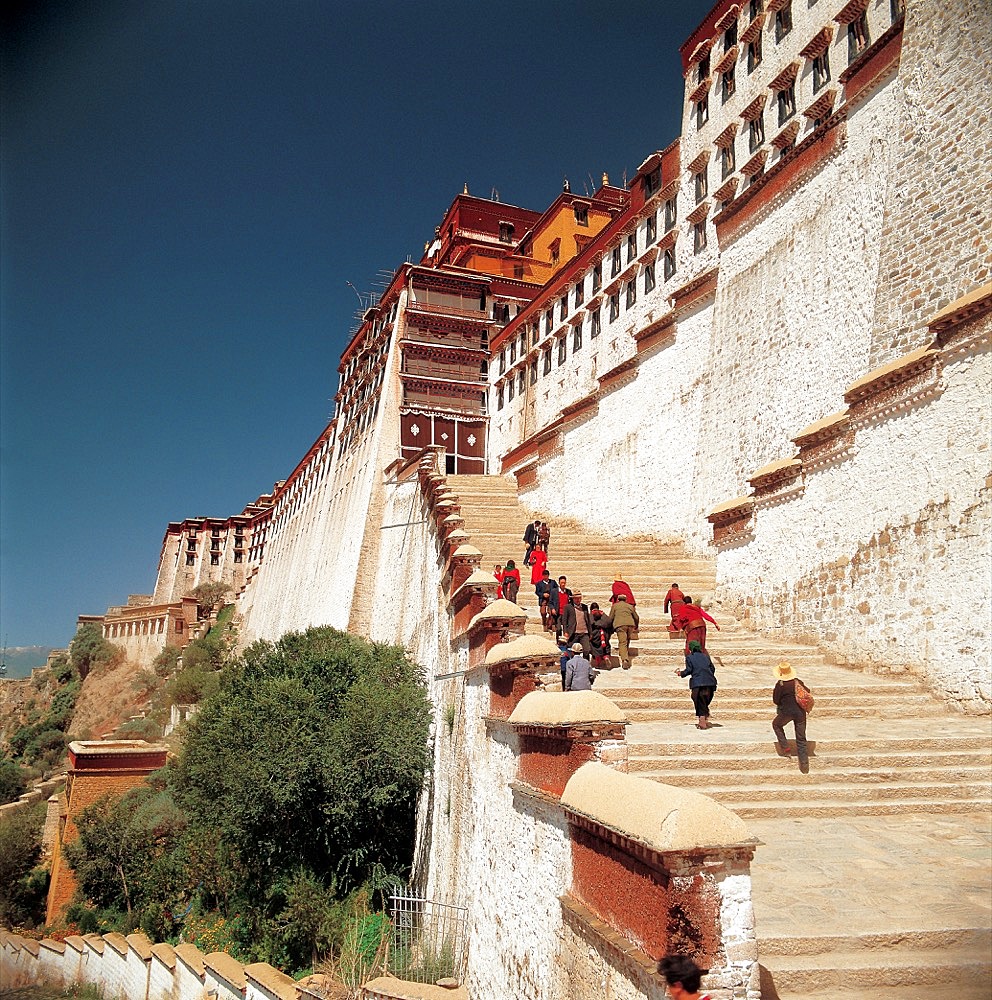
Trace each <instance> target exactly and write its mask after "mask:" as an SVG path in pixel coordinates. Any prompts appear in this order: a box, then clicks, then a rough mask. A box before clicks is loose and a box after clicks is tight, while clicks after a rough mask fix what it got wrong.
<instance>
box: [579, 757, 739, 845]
mask: <svg viewBox="0 0 992 1000" xmlns="http://www.w3.org/2000/svg"><path fill="white" fill-rule="evenodd" d="M561 804H562V806H564V808H565V809H566V810H568V812H571V813H574V814H575V815H577V816H580V817H584V818H586V819H589V820H592V821H593V822H594V823H596V824H598V825H599V826H602V827H605V828H606V829H607V830H611V831H615V832H616V833H619V834H621V835H622V836H623V837H627V838H629V839H631V840H633V841H635V842H637V843H639V844H642V845H643V846H644V847H646V848H648V849H649V850H652V851H656V852H658V853H659V854H665V853H672V852H676V851H679V852H684V851H694V850H707V849H716V848H728V847H741V846H744V845H750V844H753V843H754V839H753V838H752V836H751V833H750V831H749V830H748V828H747V825H746V824H745V823H744V820H742V819H741V818H740V817H739V816H738V815H737V814H736V813H732V812H731V811H730V810H729V809H728V808H726V806H722V805H720V804H719V803H718V802H716V801H714V800H713V799H711V798H709V797H708V796H706V795H701V794H700V793H699V792H693V791H690V790H688V789H685V788H676V787H674V786H673V785H662V784H659V783H658V782H656V781H652V780H651V779H649V778H639V777H636V776H635V775H631V774H624V773H623V772H621V771H615V770H614V769H613V768H610V767H607V766H606V765H605V764H599V763H596V762H590V763H588V764H583V765H582V767H580V768H579V769H578V770H577V771H576V772H575V774H573V775H572V777H571V778H569V780H568V784H567V785H566V786H565V791H564V793H563V794H562V797H561Z"/></svg>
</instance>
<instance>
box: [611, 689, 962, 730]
mask: <svg viewBox="0 0 992 1000" xmlns="http://www.w3.org/2000/svg"><path fill="white" fill-rule="evenodd" d="M687 714H689V715H691V714H692V702H691V701H689V699H688V696H687V697H686V699H685V702H684V703H683V708H682V710H681V711H677V710H676V709H665V708H627V709H624V715H626V716H627V721H628V722H633V723H636V722H672V721H677V720H679V719H682V718H684V717H685V716H686V715H687ZM774 714H775V712H774V707H772V708H770V709H769V708H753V709H749V708H739V709H737V710H736V711H734V712H730V711H729V710H727V709H724V708H723V707H722V706H721V705H719V704H717V703H716V702H714V705H713V719H712V720H711V722H713V723H715V725H717V726H723V725H724V724H728V725H729V724H732V723H734V722H758V721H760V720H762V719H768V722H769V725H771V719H772V717H773V716H774ZM942 714H943V712H942V710H941V707H940V706H939V705H930V706H929V707H927V706H922V705H906V706H903V705H900V704H899V703H898V702H892V703H890V704H886V705H879V706H877V707H873V706H857V707H854V708H852V707H850V706H846V707H845V706H843V705H838V706H836V707H821V706H820V705H817V706H816V708H815V709H814V713H813V716H811V718H813V717H814V716H815V718H816V719H817V720H820V719H883V718H885V719H912V718H918V717H919V718H938V717H940V716H941V715H942Z"/></svg>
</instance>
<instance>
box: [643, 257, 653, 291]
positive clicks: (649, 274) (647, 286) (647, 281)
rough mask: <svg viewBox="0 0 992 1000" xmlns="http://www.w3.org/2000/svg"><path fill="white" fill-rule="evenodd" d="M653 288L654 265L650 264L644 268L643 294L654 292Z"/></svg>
mask: <svg viewBox="0 0 992 1000" xmlns="http://www.w3.org/2000/svg"><path fill="white" fill-rule="evenodd" d="M654 286H655V280H654V264H653V263H651V264H648V265H647V267H645V268H644V294H645V295H647V293H648V292H652V291H654Z"/></svg>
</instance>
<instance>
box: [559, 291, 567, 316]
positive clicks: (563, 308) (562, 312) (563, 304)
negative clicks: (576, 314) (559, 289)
mask: <svg viewBox="0 0 992 1000" xmlns="http://www.w3.org/2000/svg"><path fill="white" fill-rule="evenodd" d="M558 315H559V316H560V317H561V318H562V319H564V318H565V317H566V316H567V315H568V292H565V294H564V295H563V296H562V297H561V301H560V302H559V303H558Z"/></svg>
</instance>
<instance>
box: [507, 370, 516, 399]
mask: <svg viewBox="0 0 992 1000" xmlns="http://www.w3.org/2000/svg"><path fill="white" fill-rule="evenodd" d="M516 391H517V383H516V382H515V381H514V378H513V375H512V373H511V375H510V377H509V378H508V379H507V380H506V398H507V401H511V400H512V399H513V397H514V395H515V394H516Z"/></svg>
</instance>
